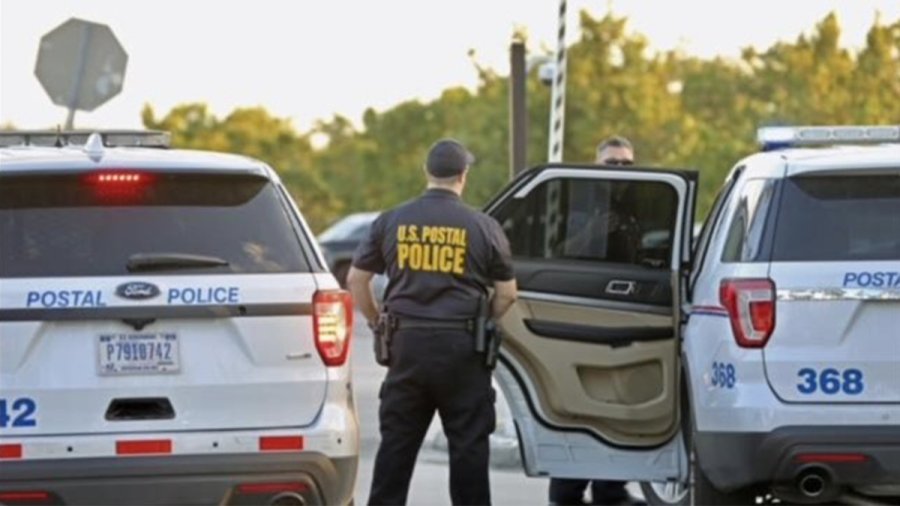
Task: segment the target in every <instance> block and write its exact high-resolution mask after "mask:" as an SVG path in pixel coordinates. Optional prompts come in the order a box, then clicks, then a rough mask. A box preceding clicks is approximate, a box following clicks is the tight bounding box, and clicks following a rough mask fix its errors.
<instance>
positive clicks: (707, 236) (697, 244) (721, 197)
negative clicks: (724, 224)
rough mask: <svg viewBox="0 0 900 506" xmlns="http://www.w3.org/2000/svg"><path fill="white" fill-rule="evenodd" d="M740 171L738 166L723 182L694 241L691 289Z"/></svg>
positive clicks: (704, 261) (704, 260) (702, 266)
mask: <svg viewBox="0 0 900 506" xmlns="http://www.w3.org/2000/svg"><path fill="white" fill-rule="evenodd" d="M741 171H743V167H740V168H738V169H737V173H736V174H735V175H734V176H733V177H732V178H731V179H730V180H728V181H726V182H725V185H724V186H723V187H722V190H721V191H719V194H718V195H717V196H716V200H715V202H713V205H712V209H710V211H709V215H708V216H707V217H706V221H705V222H704V223H703V227H702V229H701V231H700V236H699V238H698V239H697V240H695V241H694V255H693V258H694V265H693V272H691V288H692V289H693V286H694V283H695V282H696V280H697V278H698V277H699V276H700V272H701V270H702V269H703V268H704V264H705V263H706V254H707V252H708V251H709V247H710V242H711V241H712V236H713V230H714V229H715V227H716V226H717V225H716V223H718V222H719V221H720V219H721V217H722V211H723V209H724V208H725V203H726V202H727V201H728V197H729V196H731V190H732V189H733V188H734V185H735V182H736V181H737V179H738V177H739V175H740V173H741ZM695 227H696V225H695Z"/></svg>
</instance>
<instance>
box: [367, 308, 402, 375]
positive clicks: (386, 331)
mask: <svg viewBox="0 0 900 506" xmlns="http://www.w3.org/2000/svg"><path fill="white" fill-rule="evenodd" d="M395 330H397V320H396V319H394V318H393V317H392V316H391V315H390V314H388V313H387V312H384V313H381V315H380V316H379V317H378V324H377V325H376V326H375V328H374V329H373V330H372V335H373V337H374V341H375V361H376V362H378V365H382V366H384V367H388V366H389V365H390V364H391V341H392V340H393V338H394V331H395Z"/></svg>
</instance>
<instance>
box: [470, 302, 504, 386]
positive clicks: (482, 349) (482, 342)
mask: <svg viewBox="0 0 900 506" xmlns="http://www.w3.org/2000/svg"><path fill="white" fill-rule="evenodd" d="M474 332H475V352H476V353H482V354H484V365H485V366H487V368H488V369H489V370H494V367H496V366H497V358H498V356H499V355H500V339H501V337H500V330H499V329H498V328H497V323H496V322H495V321H494V319H493V318H492V317H491V299H489V298H488V297H485V296H482V297H481V298H480V299H478V314H477V316H476V317H475V329H474Z"/></svg>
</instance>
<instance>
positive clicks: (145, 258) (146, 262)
mask: <svg viewBox="0 0 900 506" xmlns="http://www.w3.org/2000/svg"><path fill="white" fill-rule="evenodd" d="M227 265H228V261H227V260H224V259H222V258H219V257H214V256H206V255H191V254H187V253H136V254H134V255H131V256H130V257H128V263H127V264H126V267H127V268H128V271H129V272H137V271H161V270H170V269H194V268H203V267H225V266H227Z"/></svg>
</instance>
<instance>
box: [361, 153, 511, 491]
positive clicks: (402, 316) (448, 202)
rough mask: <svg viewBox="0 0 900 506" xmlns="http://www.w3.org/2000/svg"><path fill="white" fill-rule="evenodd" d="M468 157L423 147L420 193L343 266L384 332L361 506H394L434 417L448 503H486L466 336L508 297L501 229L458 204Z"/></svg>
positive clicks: (479, 411) (478, 361) (478, 391)
mask: <svg viewBox="0 0 900 506" xmlns="http://www.w3.org/2000/svg"><path fill="white" fill-rule="evenodd" d="M473 161H474V159H473V157H472V155H471V154H470V153H469V152H468V151H467V150H466V148H465V147H463V145H462V144H460V143H459V142H457V141H454V140H450V139H445V140H441V141H439V142H437V143H435V144H434V145H433V146H432V147H431V149H430V151H429V152H428V157H427V160H426V162H425V173H426V176H427V179H428V189H427V191H426V192H425V194H424V195H422V196H421V197H420V198H418V199H416V200H414V201H412V202H409V203H406V204H403V205H401V206H400V207H397V208H395V209H392V210H389V211H386V212H385V213H383V214H382V215H381V216H380V217H379V218H378V219H377V220H376V221H375V222H374V224H373V225H372V230H371V233H370V236H369V238H368V239H367V240H366V241H365V242H363V244H362V245H360V247H359V249H358V250H357V252H356V255H355V257H354V259H353V267H352V268H351V270H350V273H349V276H348V285H349V287H350V291H351V293H352V295H353V298H354V301H355V303H356V305H357V308H359V310H360V311H361V312H362V313H363V315H364V316H365V318H366V319H367V320H368V322H369V325H370V326H371V327H373V328H376V327H377V328H379V331H383V330H384V328H385V326H387V327H389V330H390V331H391V332H392V338H391V341H390V346H389V358H386V357H385V358H386V362H387V364H388V367H389V369H388V373H387V376H386V378H385V380H384V384H383V385H382V387H381V394H380V397H381V406H380V411H379V417H380V424H381V446H380V447H379V449H378V455H377V457H376V459H375V471H374V475H373V477H372V492H371V495H370V497H369V504H375V505H381V504H405V503H406V499H407V493H408V491H409V482H410V479H411V477H412V473H413V468H414V466H415V461H416V456H417V455H418V452H419V448H420V447H421V445H422V441H423V439H424V438H425V434H426V432H427V430H428V427H429V425H430V424H431V420H432V418H433V417H434V413H435V411H437V413H438V414H439V415H440V417H441V422H442V424H443V427H444V432H445V433H446V435H447V439H448V441H449V447H450V496H451V499H452V501H453V504H490V500H491V495H490V486H489V480H488V465H489V462H488V461H489V452H490V447H489V443H488V437H489V435H490V434H491V432H493V430H494V426H495V424H496V421H495V413H494V391H493V389H492V388H491V372H490V369H489V368H488V367H487V366H486V365H485V355H484V354H483V353H479V352H478V351H476V349H477V348H478V346H476V338H475V335H474V334H475V327H476V326H477V325H476V320H477V317H478V315H479V310H480V309H482V312H485V311H487V312H490V313H491V315H492V316H493V317H494V318H495V319H499V318H500V317H501V316H502V315H503V314H504V313H505V312H506V311H507V310H508V309H509V308H510V306H512V304H513V303H514V302H515V300H516V297H517V295H516V282H515V278H514V276H513V266H512V261H511V254H510V249H509V243H508V241H507V239H506V236H505V235H504V233H503V230H502V229H501V228H500V225H499V224H498V223H497V222H496V221H494V220H493V219H492V218H490V217H488V216H487V215H485V214H483V213H480V212H478V211H475V210H473V209H472V208H470V207H468V206H466V205H465V204H464V203H463V202H462V200H461V195H462V193H463V190H464V188H465V186H466V178H467V173H468V170H469V167H470V165H471V164H472V163H473ZM376 273H379V274H380V273H386V275H387V277H388V285H387V290H386V292H385V297H384V301H385V302H384V307H383V308H381V311H379V309H378V308H377V306H376V303H375V300H374V298H373V297H372V291H371V287H370V282H371V280H372V277H373V276H374V274H376ZM489 288H493V289H494V297H493V300H492V302H490V304H491V305H490V307H487V306H486V305H485V303H484V302H485V301H486V300H487V298H486V297H487V295H488V289H489ZM484 308H487V309H486V310H485V309H484ZM383 314H386V315H387V317H386V318H384V317H382V315H383ZM379 321H380V322H381V323H380V325H379ZM385 322H387V323H385ZM479 351H480V350H479Z"/></svg>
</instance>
